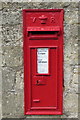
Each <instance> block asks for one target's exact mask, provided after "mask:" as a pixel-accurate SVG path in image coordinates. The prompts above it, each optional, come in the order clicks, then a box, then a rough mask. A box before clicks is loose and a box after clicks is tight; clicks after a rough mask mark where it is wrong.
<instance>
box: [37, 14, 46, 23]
mask: <svg viewBox="0 0 80 120" xmlns="http://www.w3.org/2000/svg"><path fill="white" fill-rule="evenodd" d="M39 19H40V20H41V24H45V23H46V21H47V17H46V16H45V15H41V16H40V17H39Z"/></svg>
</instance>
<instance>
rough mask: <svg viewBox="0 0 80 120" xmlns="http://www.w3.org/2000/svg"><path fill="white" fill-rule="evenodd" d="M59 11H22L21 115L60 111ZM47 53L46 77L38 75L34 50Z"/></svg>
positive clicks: (61, 65)
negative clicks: (22, 104) (22, 67)
mask: <svg viewBox="0 0 80 120" xmlns="http://www.w3.org/2000/svg"><path fill="white" fill-rule="evenodd" d="M63 13H64V11H63V9H27V10H26V9H25V10H23V39H24V45H23V49H24V109H25V112H24V113H25V115H61V114H62V111H63ZM39 48H47V49H48V73H38V70H37V69H38V68H37V64H38V63H37V50H38V49H39Z"/></svg>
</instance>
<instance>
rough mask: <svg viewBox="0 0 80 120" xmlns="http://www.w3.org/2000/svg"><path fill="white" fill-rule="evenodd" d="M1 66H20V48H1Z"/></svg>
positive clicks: (21, 63)
mask: <svg viewBox="0 0 80 120" xmlns="http://www.w3.org/2000/svg"><path fill="white" fill-rule="evenodd" d="M2 49H3V56H2V59H3V63H2V64H3V66H10V67H12V66H22V65H23V54H22V51H23V50H22V47H20V46H4V47H3V48H2Z"/></svg>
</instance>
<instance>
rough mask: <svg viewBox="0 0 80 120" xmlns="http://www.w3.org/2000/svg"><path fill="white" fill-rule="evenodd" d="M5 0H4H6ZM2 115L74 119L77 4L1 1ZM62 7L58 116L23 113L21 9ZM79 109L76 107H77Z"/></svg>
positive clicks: (76, 77) (76, 115)
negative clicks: (61, 77)
mask: <svg viewBox="0 0 80 120" xmlns="http://www.w3.org/2000/svg"><path fill="white" fill-rule="evenodd" d="M7 1H8V0H7ZM1 4H2V8H1V7H0V12H2V13H1V15H2V23H0V26H1V25H2V26H1V28H2V30H1V31H2V35H3V39H2V50H1V49H0V53H1V55H2V116H3V118H46V117H47V118H78V94H79V92H78V75H79V74H80V72H78V26H79V25H80V23H79V21H78V3H77V2H59V3H58V2H30V1H29V2H19V3H18V2H13V0H11V2H2V3H0V5H1ZM29 8H32V9H34V8H36V9H37V8H39V9H42V8H44V9H46V8H48V9H50V8H63V9H64V11H65V13H64V86H65V89H64V98H63V100H64V101H63V102H64V104H63V115H61V116H53V115H51V116H50V115H49V116H33V115H32V116H24V107H23V106H24V92H23V90H24V82H23V78H24V75H23V49H22V47H23V37H22V9H29ZM79 109H80V108H79Z"/></svg>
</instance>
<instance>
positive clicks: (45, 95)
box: [30, 47, 58, 110]
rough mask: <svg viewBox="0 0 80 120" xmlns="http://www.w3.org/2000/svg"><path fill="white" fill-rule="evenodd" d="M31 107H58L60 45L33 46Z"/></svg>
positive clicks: (52, 108)
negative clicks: (49, 46)
mask: <svg viewBox="0 0 80 120" xmlns="http://www.w3.org/2000/svg"><path fill="white" fill-rule="evenodd" d="M30 60H31V61H30V62H31V72H30V73H31V109H49V110H54V109H57V80H58V79H57V67H58V65H57V64H58V47H51V48H48V47H45V48H31V49H30Z"/></svg>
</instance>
